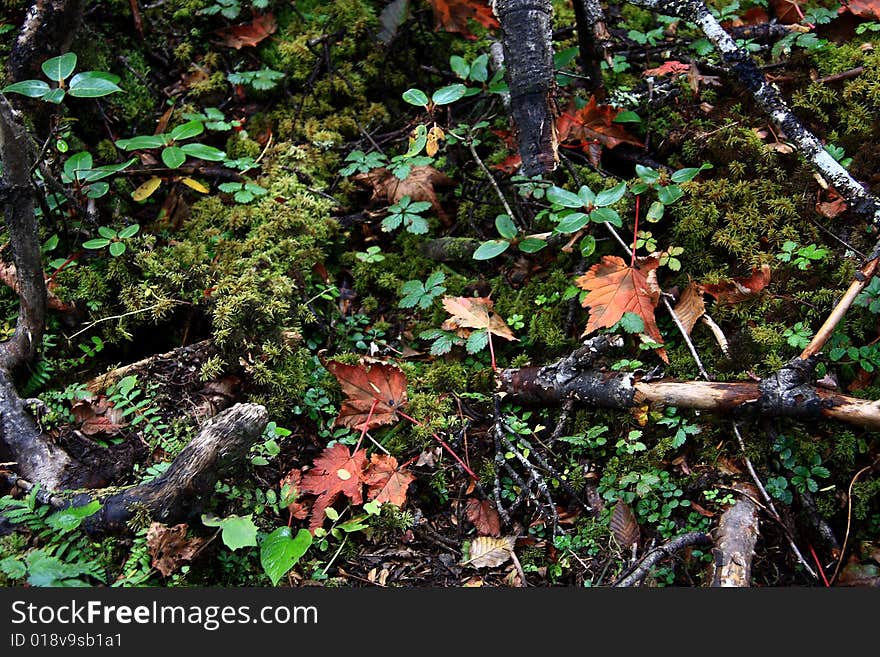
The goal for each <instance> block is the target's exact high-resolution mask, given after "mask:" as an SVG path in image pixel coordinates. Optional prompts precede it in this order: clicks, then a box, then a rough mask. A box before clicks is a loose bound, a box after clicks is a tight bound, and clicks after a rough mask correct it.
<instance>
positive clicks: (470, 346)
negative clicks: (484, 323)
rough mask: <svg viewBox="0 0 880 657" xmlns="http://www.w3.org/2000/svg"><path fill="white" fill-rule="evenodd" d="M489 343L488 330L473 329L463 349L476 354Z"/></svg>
mask: <svg viewBox="0 0 880 657" xmlns="http://www.w3.org/2000/svg"><path fill="white" fill-rule="evenodd" d="M488 344H489V332H488V331H486V330H479V331H474V332H473V333H471V334H470V335H469V336H468V339H467V342H466V343H465V349H467V352H468V353H469V354H476V353H478V352H480V351H482V350H483V349H485V348H486V345H488Z"/></svg>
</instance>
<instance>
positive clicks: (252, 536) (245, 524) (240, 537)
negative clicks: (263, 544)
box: [202, 514, 257, 551]
mask: <svg viewBox="0 0 880 657" xmlns="http://www.w3.org/2000/svg"><path fill="white" fill-rule="evenodd" d="M202 522H203V523H204V524H205V526H206V527H220V528H221V530H222V534H221V538H222V539H223V543H224V544H225V545H226V547H228V548H229V549H230V550H233V551H234V550H237V549H238V548H242V547H247V546H254V545H256V544H257V526H256V525H255V524H254V521H253V515H252V514H248V515H246V516H237V515H234V514H233V515H231V516H228V517H226V518H217V517H216V516H210V515H207V514H202Z"/></svg>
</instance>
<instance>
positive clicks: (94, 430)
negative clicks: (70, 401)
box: [71, 395, 128, 436]
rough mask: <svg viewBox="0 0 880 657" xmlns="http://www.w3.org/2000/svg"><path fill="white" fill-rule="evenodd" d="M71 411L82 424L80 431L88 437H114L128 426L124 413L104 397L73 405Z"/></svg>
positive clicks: (82, 400) (85, 400) (84, 400)
mask: <svg viewBox="0 0 880 657" xmlns="http://www.w3.org/2000/svg"><path fill="white" fill-rule="evenodd" d="M71 411H72V412H73V416H74V417H75V418H76V420H77V422H79V423H80V431H82V432H83V433H84V434H85V435H87V436H94V435H96V434H99V433H103V434H106V435H108V436H112V435H114V434H117V433H119V432H120V431H121V430H122V429H123V428H125V427H126V426H128V422H127V421H126V420H125V418H124V417H123V415H122V411H120V410H119V409H116V408H113V406H112V405H111V404H110V402H109V401H107V398H106V397H105V396H103V395H102V396H100V397H97V398H95V399H81V400H80V401H78V402H76V403H75V404H74V405H73V407H72V408H71Z"/></svg>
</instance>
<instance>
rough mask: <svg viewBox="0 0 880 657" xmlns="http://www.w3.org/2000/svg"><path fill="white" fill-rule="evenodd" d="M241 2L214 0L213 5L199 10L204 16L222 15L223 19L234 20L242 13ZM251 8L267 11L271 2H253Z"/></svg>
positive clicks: (264, 0)
mask: <svg viewBox="0 0 880 657" xmlns="http://www.w3.org/2000/svg"><path fill="white" fill-rule="evenodd" d="M241 5H242V2H241V0H214V2H213V4H210V5H208V6H207V7H204V8H202V9H199V11H198V13H199V14H201V15H203V16H214V15H216V14H220V15H221V16H223V18H228V19H229V20H232V19H234V18H238V15H239V14H240V13H241ZM250 5H251V7H253V8H254V9H260V10H262V9H265V8H266V7H268V6H269V0H251V2H250Z"/></svg>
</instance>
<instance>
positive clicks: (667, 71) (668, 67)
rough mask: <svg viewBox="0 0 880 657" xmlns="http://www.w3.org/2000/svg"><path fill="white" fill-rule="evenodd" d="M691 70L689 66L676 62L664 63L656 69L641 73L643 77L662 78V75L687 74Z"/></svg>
mask: <svg viewBox="0 0 880 657" xmlns="http://www.w3.org/2000/svg"><path fill="white" fill-rule="evenodd" d="M690 69H691V65H690V64H683V63H681V62H679V61H676V60H674V59H673V60H670V61H668V62H664V63H663V64H661V65H660V66H658V67H657V68H649V69H648V70H647V71H645V72H644V73H642V75H643V76H644V77H646V78H647V77H662V76H664V75H678V74H679V73H687V72H688V71H689V70H690Z"/></svg>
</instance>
